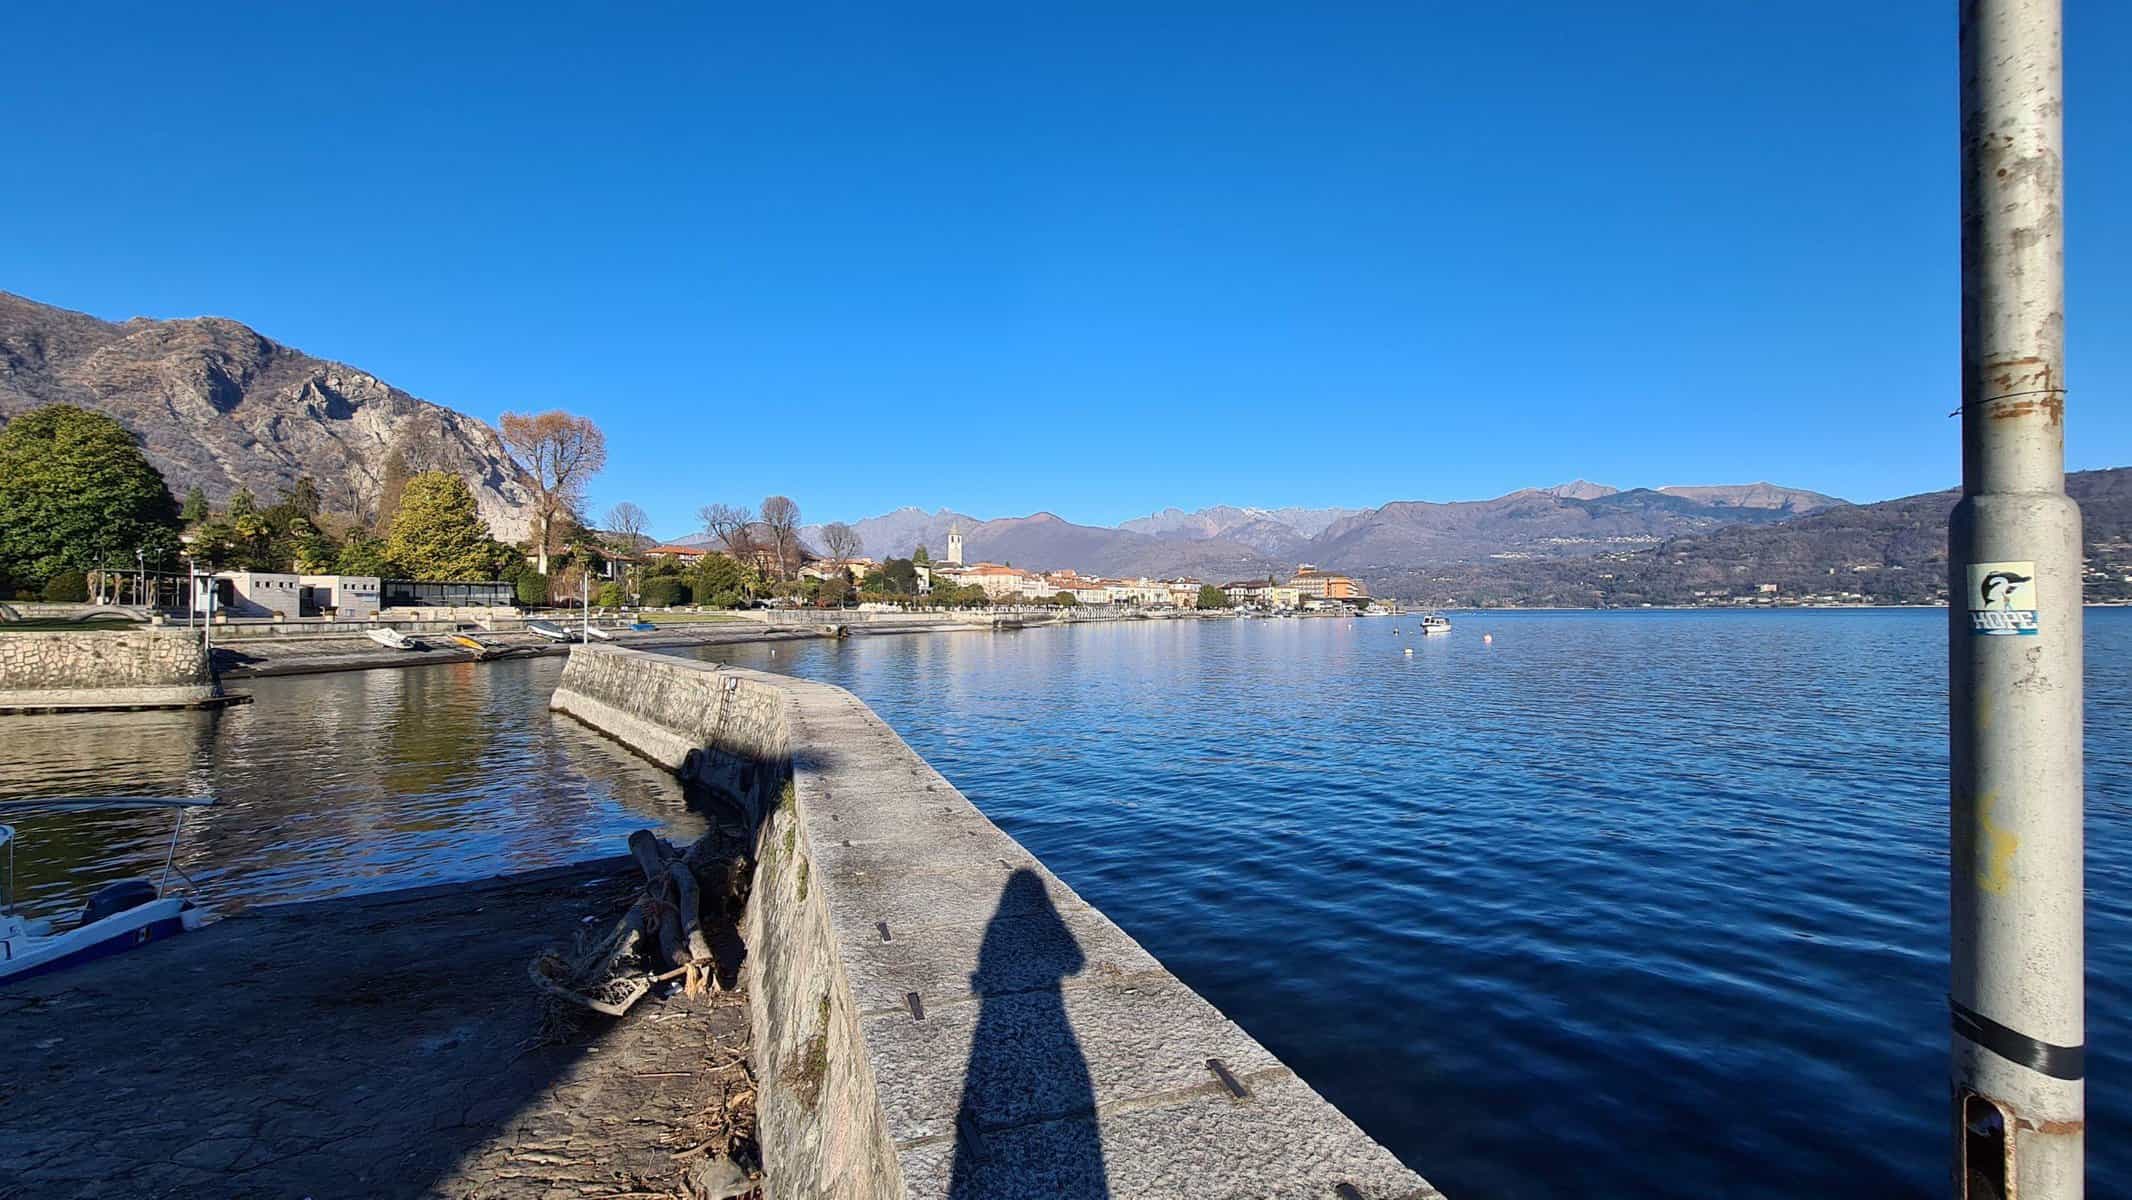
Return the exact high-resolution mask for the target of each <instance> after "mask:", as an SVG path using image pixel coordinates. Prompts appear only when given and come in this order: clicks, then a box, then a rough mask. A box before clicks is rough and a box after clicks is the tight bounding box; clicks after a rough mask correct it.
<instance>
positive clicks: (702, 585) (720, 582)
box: [690, 554, 748, 608]
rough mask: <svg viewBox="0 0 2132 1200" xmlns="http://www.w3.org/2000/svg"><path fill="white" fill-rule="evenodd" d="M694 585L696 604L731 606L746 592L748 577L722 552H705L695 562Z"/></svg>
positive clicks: (737, 564)
mask: <svg viewBox="0 0 2132 1200" xmlns="http://www.w3.org/2000/svg"><path fill="white" fill-rule="evenodd" d="M693 583H694V586H693V587H692V588H690V591H692V592H693V593H694V594H695V597H696V602H697V603H698V604H709V605H712V606H714V607H717V608H732V607H735V606H736V605H738V604H739V603H740V601H741V599H742V598H743V597H744V596H745V595H746V594H747V590H748V577H747V575H746V573H745V572H743V571H742V570H741V569H740V564H739V563H737V562H734V561H733V560H732V559H731V558H730V557H728V556H726V555H723V554H706V555H704V556H703V559H702V561H700V562H698V563H697V564H696V576H695V579H694V581H693Z"/></svg>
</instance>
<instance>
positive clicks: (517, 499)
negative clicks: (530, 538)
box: [0, 292, 531, 541]
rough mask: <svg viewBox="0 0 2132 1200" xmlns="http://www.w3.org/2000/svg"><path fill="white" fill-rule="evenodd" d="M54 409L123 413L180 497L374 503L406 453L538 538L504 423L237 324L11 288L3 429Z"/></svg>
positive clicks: (516, 534) (0, 311)
mask: <svg viewBox="0 0 2132 1200" xmlns="http://www.w3.org/2000/svg"><path fill="white" fill-rule="evenodd" d="M45 404H74V405H78V406H80V407H82V408H88V409H93V410H95V411H97V412H101V413H105V414H107V415H109V416H111V417H114V418H116V419H117V420H118V421H119V423H121V424H123V425H124V426H126V428H127V429H129V430H131V431H132V432H133V433H134V434H135V435H136V436H137V437H139V438H140V439H141V442H142V444H143V446H144V447H145V449H146V451H147V454H148V458H149V460H150V461H151V462H153V463H154V464H155V465H156V468H157V469H158V470H160V471H162V472H163V478H164V479H165V480H167V481H168V482H169V483H170V487H171V491H172V492H173V493H174V494H176V495H177V496H179V497H183V496H184V494H185V491H186V489H187V488H189V487H192V486H193V485H195V484H197V485H198V486H199V487H200V488H201V489H202V490H203V491H205V492H206V493H207V496H208V498H209V499H210V500H212V501H215V502H218V503H219V502H220V501H222V500H224V499H226V498H227V497H228V496H229V494H230V493H231V492H233V491H235V490H236V489H238V488H240V487H242V488H249V489H251V491H252V492H253V494H254V495H256V496H258V497H259V498H260V500H261V501H262V502H271V501H272V500H273V498H274V497H275V496H276V495H277V494H279V493H280V492H281V491H282V489H284V488H286V487H289V486H291V485H293V484H294V483H295V482H296V480H297V478H298V477H299V476H304V475H308V476H310V477H311V479H312V480H313V481H314V482H315V483H316V484H317V485H318V489H319V492H320V494H321V495H323V496H324V497H325V500H326V504H327V507H328V508H329V509H332V510H336V511H341V512H360V511H365V510H366V509H367V507H368V506H369V505H372V504H374V503H375V502H376V500H377V496H378V491H379V484H380V482H381V480H382V477H383V475H384V470H385V463H386V460H387V459H388V458H389V457H390V456H391V455H392V454H393V453H394V452H395V451H397V452H399V453H401V454H402V455H403V456H405V458H406V459H407V461H408V463H409V465H410V466H411V467H413V468H414V469H417V470H426V469H437V470H447V471H451V472H453V473H455V474H457V475H460V476H462V477H464V478H465V479H466V481H467V483H468V485H469V486H470V487H472V488H473V492H474V500H475V503H476V504H478V505H479V507H480V510H481V515H482V516H483V517H484V518H486V519H487V521H488V523H489V527H490V529H491V530H492V531H493V532H494V533H495V535H496V536H497V537H499V538H501V539H503V540H505V541H517V540H520V539H522V538H524V537H526V536H527V533H528V529H529V525H530V516H529V514H530V509H529V504H530V501H531V493H530V489H529V488H528V487H527V486H526V480H525V478H524V475H523V473H522V472H520V471H519V470H518V468H517V467H516V466H515V465H513V464H512V462H511V460H510V458H509V457H508V456H507V455H506V454H505V453H504V449H503V443H502V441H501V440H500V439H499V438H498V436H497V434H496V431H495V430H493V429H491V428H489V426H487V425H485V424H483V423H482V422H480V421H478V420H476V419H474V418H472V417H469V416H466V415H464V414H462V413H457V412H454V411H452V410H451V409H448V408H444V407H442V406H441V405H436V404H431V403H430V402H428V401H426V400H421V399H418V398H416V397H414V396H411V395H409V394H407V393H406V392H403V391H401V390H400V389H398V388H396V387H393V386H391V385H390V384H387V383H385V382H384V381H382V380H380V379H378V378H377V377H376V376H373V375H370V374H367V373H365V372H363V371H361V370H358V369H356V368H354V367H349V366H344V365H342V364H340V363H335V362H328V361H326V360H324V359H319V358H313V357H312V356H310V355H308V354H305V353H303V352H302V351H300V350H293V349H291V348H289V347H287V346H284V345H281V344H280V343H278V342H275V341H272V340H270V339H268V338H266V337H264V336H262V335H260V334H259V333H257V332H255V331H254V330H252V329H250V328H248V327H246V326H244V325H241V324H239V323H237V322H235V321H229V320H224V319H222V318H219V317H199V318H193V319H188V320H175V321H157V320H149V319H147V318H143V317H136V318H134V319H132V320H130V321H122V322H117V323H113V322H109V321H102V320H98V319H97V318H95V317H91V316H87V315H85V314H83V313H77V312H69V311H67V310H66V309H62V308H54V307H52V306H50V305H45V304H38V303H36V302H35V301H32V300H26V299H24V298H22V297H20V296H16V295H12V294H10V293H7V292H0V423H4V422H5V421H6V419H7V418H8V417H10V416H13V415H16V414H18V413H22V412H26V411H28V410H29V409H32V408H37V407H39V406H42V405H45Z"/></svg>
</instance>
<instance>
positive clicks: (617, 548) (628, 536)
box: [607, 500, 651, 592]
mask: <svg viewBox="0 0 2132 1200" xmlns="http://www.w3.org/2000/svg"><path fill="white" fill-rule="evenodd" d="M650 525H651V518H650V517H649V516H647V515H646V514H645V512H644V510H643V509H641V508H638V507H637V506H636V505H634V504H631V503H630V502H629V501H627V500H624V501H622V502H621V503H620V504H617V505H615V506H614V507H613V508H610V509H608V510H607V541H608V548H609V549H611V550H613V551H614V552H615V554H616V555H618V556H619V557H621V558H622V559H623V560H624V561H625V562H626V563H628V566H627V567H626V568H625V575H624V578H623V584H624V587H623V589H622V590H623V591H625V592H634V591H636V589H637V586H638V584H639V583H640V582H641V575H642V570H643V568H641V567H640V566H638V565H637V556H638V555H640V554H642V553H643V552H644V548H645V547H647V546H649V545H651V538H650V537H649V536H647V535H646V534H645V532H644V531H645V529H647V528H649V527H650Z"/></svg>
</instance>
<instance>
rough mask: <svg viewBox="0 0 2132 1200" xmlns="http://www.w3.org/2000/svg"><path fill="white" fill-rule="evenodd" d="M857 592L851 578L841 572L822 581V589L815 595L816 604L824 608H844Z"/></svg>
mask: <svg viewBox="0 0 2132 1200" xmlns="http://www.w3.org/2000/svg"><path fill="white" fill-rule="evenodd" d="M855 590H856V589H854V588H853V587H852V586H851V576H849V575H847V574H845V573H844V572H842V571H839V572H837V573H836V574H833V575H831V576H830V577H829V578H827V579H824V580H823V581H822V586H821V588H820V589H819V590H817V591H816V592H815V593H814V602H815V603H816V604H818V605H821V606H822V607H823V608H842V607H843V606H844V605H845V603H847V602H848V601H849V600H850V599H851V595H852V592H853V591H855Z"/></svg>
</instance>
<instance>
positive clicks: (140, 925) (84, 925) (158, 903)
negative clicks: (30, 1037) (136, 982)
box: [0, 796, 215, 983]
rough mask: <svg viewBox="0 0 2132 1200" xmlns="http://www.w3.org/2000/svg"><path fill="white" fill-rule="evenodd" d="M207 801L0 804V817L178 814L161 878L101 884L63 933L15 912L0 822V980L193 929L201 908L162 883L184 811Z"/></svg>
mask: <svg viewBox="0 0 2132 1200" xmlns="http://www.w3.org/2000/svg"><path fill="white" fill-rule="evenodd" d="M214 802H215V801H214V798H213V797H211V796H169V797H111V798H102V799H55V800H17V801H10V802H7V803H0V815H5V814H6V813H10V812H24V811H36V812H88V811H91V810H95V809H111V808H161V809H172V810H175V811H176V812H177V814H178V827H177V829H176V830H174V831H172V833H171V835H170V850H169V852H168V853H167V854H166V855H165V856H164V858H163V874H162V877H161V878H160V879H158V880H157V881H156V882H154V883H150V882H148V881H147V880H145V879H121V880H119V881H118V882H116V883H107V884H105V885H104V886H103V887H100V888H98V889H96V891H95V892H94V893H93V894H91V895H90V897H89V901H88V903H87V904H85V905H83V906H82V910H81V916H79V917H78V918H76V920H75V923H74V926H73V928H71V929H64V930H57V929H55V928H54V926H53V923H52V922H50V921H32V920H30V919H29V918H27V917H24V916H23V915H22V914H20V913H18V912H16V911H15V896H14V892H15V831H14V829H13V828H12V827H10V826H7V825H0V846H5V847H6V848H7V864H8V871H7V886H6V888H5V889H4V890H0V983H7V982H11V981H13V980H18V979H28V978H30V977H32V976H35V975H45V974H49V973H50V972H53V971H60V970H64V969H66V968H68V967H71V966H76V965H78V964H80V963H85V962H92V961H94V960H96V959H99V958H109V957H110V956H112V955H114V954H123V953H125V952H126V951H128V950H131V949H133V948H134V947H136V946H144V945H147V944H148V943H149V942H159V941H163V940H164V939H166V938H173V937H176V936H178V935H179V934H181V933H188V932H190V931H192V930H194V929H198V928H199V927H200V925H201V924H202V923H204V922H205V921H206V919H207V916H208V913H207V910H206V909H204V908H201V907H200V906H199V905H197V904H194V903H193V901H192V899H191V898H190V897H187V896H173V895H170V894H169V893H168V892H167V891H166V890H165V885H166V884H168V883H169V881H170V872H171V864H172V862H173V861H175V860H176V858H177V853H178V834H179V833H181V832H183V830H184V828H185V813H186V811H187V810H189V809H194V808H206V807H207V806H208V805H211V804H213V803H214ZM181 874H182V873H181Z"/></svg>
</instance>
